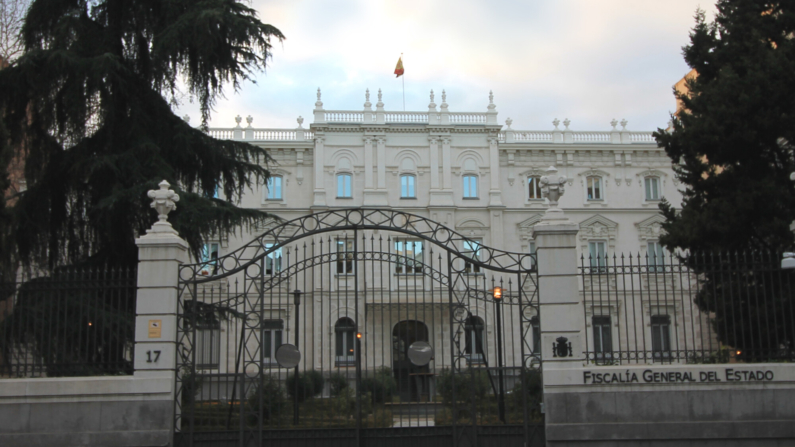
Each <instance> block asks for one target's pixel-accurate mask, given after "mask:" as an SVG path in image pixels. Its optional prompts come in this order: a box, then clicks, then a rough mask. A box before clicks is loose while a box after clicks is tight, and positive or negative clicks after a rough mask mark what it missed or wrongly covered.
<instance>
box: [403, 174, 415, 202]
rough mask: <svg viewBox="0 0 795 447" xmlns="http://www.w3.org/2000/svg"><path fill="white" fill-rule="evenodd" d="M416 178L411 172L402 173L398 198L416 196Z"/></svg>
mask: <svg viewBox="0 0 795 447" xmlns="http://www.w3.org/2000/svg"><path fill="white" fill-rule="evenodd" d="M416 181H417V178H416V177H414V176H413V175H411V174H404V175H401V176H400V198H401V199H413V198H415V197H417V194H416V190H415V185H416Z"/></svg>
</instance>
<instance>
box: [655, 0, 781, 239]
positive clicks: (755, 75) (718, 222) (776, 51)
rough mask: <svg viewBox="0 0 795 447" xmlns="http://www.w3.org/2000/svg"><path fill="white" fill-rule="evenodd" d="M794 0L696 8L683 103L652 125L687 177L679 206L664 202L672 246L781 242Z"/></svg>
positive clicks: (736, 0) (733, 1)
mask: <svg viewBox="0 0 795 447" xmlns="http://www.w3.org/2000/svg"><path fill="white" fill-rule="evenodd" d="M794 32H795V4H793V3H792V2H770V1H759V0H720V1H718V3H717V15H716V17H715V21H714V22H712V23H707V22H706V20H705V17H704V13H703V11H699V12H698V13H697V16H696V26H695V27H694V29H693V30H692V32H691V34H690V45H688V46H686V47H684V49H683V50H684V57H685V61H686V62H687V64H688V65H689V66H690V67H691V68H694V69H695V70H696V71H697V72H698V76H697V77H695V78H693V79H691V80H690V81H689V82H688V87H689V89H690V94H689V95H680V96H679V98H680V99H681V100H682V102H683V104H684V107H685V109H686V110H685V111H684V112H683V113H680V114H679V115H678V116H673V129H672V131H670V132H666V131H664V130H662V129H658V131H657V132H656V133H655V136H656V138H657V141H658V143H659V144H660V146H661V147H664V148H665V151H666V153H667V154H668V156H669V157H670V158H671V160H673V162H674V170H675V171H676V174H677V178H678V179H679V180H680V181H681V182H682V183H683V184H684V191H683V192H684V198H683V204H682V209H681V212H677V211H676V210H675V208H674V207H673V206H672V205H671V204H669V203H667V202H664V203H663V204H662V206H661V209H662V212H663V214H664V215H665V217H666V223H665V224H664V225H663V228H664V229H665V231H666V232H667V234H666V235H665V236H664V237H663V238H662V239H661V242H662V243H663V244H664V245H665V246H667V247H669V248H676V247H678V248H686V249H690V250H691V251H699V250H744V249H779V248H781V247H786V246H789V245H791V244H792V242H793V234H792V232H791V231H790V229H789V225H790V223H791V222H792V221H793V220H795V185H794V184H793V182H792V181H790V179H789V176H790V173H791V172H792V171H794V170H795V164H793V156H792V149H793V146H792V142H795V41H793V33H794Z"/></svg>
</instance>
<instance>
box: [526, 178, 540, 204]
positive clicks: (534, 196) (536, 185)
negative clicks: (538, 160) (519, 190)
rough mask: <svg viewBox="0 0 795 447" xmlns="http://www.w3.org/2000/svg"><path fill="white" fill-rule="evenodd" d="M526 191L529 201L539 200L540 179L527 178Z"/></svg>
mask: <svg viewBox="0 0 795 447" xmlns="http://www.w3.org/2000/svg"><path fill="white" fill-rule="evenodd" d="M527 191H528V193H529V195H528V198H529V199H530V200H541V199H543V197H541V177H536V176H530V177H527Z"/></svg>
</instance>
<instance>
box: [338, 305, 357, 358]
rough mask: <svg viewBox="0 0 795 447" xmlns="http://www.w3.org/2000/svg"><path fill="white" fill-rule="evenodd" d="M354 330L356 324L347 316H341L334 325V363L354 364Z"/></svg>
mask: <svg viewBox="0 0 795 447" xmlns="http://www.w3.org/2000/svg"><path fill="white" fill-rule="evenodd" d="M354 332H356V324H355V323H354V322H353V320H351V319H350V318H348V317H342V318H340V319H339V320H337V324H336V325H334V333H335V336H336V337H335V353H334V363H335V364H336V365H337V366H346V365H355V364H356V351H355V348H354V341H353V340H354V335H355V334H354Z"/></svg>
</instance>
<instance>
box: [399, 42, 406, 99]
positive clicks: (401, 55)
mask: <svg viewBox="0 0 795 447" xmlns="http://www.w3.org/2000/svg"><path fill="white" fill-rule="evenodd" d="M400 60H401V61H403V53H400ZM400 77H402V78H403V79H402V81H403V111H404V112H405V111H406V74H405V72H404V74H402V75H401V76H400Z"/></svg>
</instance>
